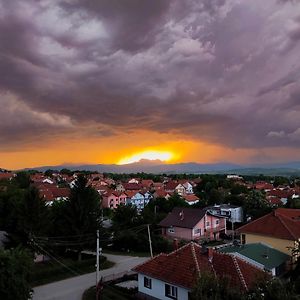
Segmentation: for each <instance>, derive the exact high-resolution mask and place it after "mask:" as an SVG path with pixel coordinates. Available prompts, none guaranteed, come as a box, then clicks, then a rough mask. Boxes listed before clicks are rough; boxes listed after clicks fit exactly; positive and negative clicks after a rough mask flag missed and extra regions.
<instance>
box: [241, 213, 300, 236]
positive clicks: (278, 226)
mask: <svg viewBox="0 0 300 300" xmlns="http://www.w3.org/2000/svg"><path fill="white" fill-rule="evenodd" d="M238 231H239V232H241V233H253V234H258V235H266V236H271V237H274V238H279V239H285V240H292V241H294V240H298V239H299V238H300V209H289V208H277V209H276V210H274V211H273V212H271V213H269V214H267V215H265V216H263V217H261V218H259V219H257V220H254V221H252V222H250V223H248V224H246V225H244V226H242V227H240V228H239V229H238Z"/></svg>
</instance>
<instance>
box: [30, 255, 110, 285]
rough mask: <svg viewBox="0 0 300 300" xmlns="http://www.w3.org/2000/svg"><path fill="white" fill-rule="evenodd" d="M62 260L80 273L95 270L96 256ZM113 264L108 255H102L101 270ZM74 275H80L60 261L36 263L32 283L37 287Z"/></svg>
mask: <svg viewBox="0 0 300 300" xmlns="http://www.w3.org/2000/svg"><path fill="white" fill-rule="evenodd" d="M60 261H61V262H62V263H63V264H64V265H66V266H67V267H68V268H69V269H71V270H73V271H75V272H76V273H77V274H79V275H83V274H87V273H92V272H95V263H96V259H95V258H89V259H85V260H82V261H74V260H72V259H70V258H66V259H61V260H60ZM112 266H114V263H113V262H111V261H108V260H106V257H101V260H100V267H101V270H103V269H108V268H111V267H112ZM74 276H78V275H75V273H74V272H72V271H70V270H68V269H67V268H66V267H63V266H62V265H61V264H59V263H58V262H56V261H52V260H51V261H47V262H42V263H37V264H35V265H34V268H33V273H32V276H31V282H30V283H31V285H32V286H33V287H35V286H38V285H43V284H47V283H51V282H55V281H59V280H63V279H66V278H70V277H74Z"/></svg>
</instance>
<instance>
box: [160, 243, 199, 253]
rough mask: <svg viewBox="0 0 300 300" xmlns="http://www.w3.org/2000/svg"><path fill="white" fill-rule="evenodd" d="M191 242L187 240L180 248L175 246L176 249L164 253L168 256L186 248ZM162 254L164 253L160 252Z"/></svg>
mask: <svg viewBox="0 0 300 300" xmlns="http://www.w3.org/2000/svg"><path fill="white" fill-rule="evenodd" d="M192 243H194V242H189V243H187V244H186V245H183V246H181V247H180V248H177V249H175V250H173V251H172V252H170V253H168V254H166V255H167V256H170V255H172V254H174V253H176V252H178V251H179V250H180V251H181V250H183V249H185V248H187V247H188V246H189V245H191V244H192ZM162 254H164V253H162Z"/></svg>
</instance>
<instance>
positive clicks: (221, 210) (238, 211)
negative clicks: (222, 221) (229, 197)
mask: <svg viewBox="0 0 300 300" xmlns="http://www.w3.org/2000/svg"><path fill="white" fill-rule="evenodd" d="M205 209H206V210H207V211H209V212H210V213H211V214H213V215H215V216H221V217H226V218H227V219H228V221H230V222H233V223H241V222H243V209H242V207H240V206H235V205H230V204H218V205H214V206H209V207H206V208H205Z"/></svg>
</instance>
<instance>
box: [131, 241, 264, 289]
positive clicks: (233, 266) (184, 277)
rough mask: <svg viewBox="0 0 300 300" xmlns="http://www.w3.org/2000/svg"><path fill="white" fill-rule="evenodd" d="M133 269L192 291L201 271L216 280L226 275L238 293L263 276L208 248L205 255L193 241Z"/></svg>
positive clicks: (232, 258)
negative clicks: (214, 275)
mask: <svg viewBox="0 0 300 300" xmlns="http://www.w3.org/2000/svg"><path fill="white" fill-rule="evenodd" d="M133 270H134V271H135V272H137V273H141V274H144V275H146V276H149V277H152V278H156V279H158V280H161V281H164V282H167V283H170V284H174V285H176V286H180V287H183V288H186V289H192V288H193V287H194V285H195V283H196V282H197V279H198V277H199V276H201V274H203V273H204V272H211V273H214V274H216V276H218V277H224V276H226V277H227V276H228V278H229V283H230V285H231V286H232V287H236V288H238V289H240V290H241V291H247V290H248V289H249V288H250V287H252V286H253V284H254V283H255V282H256V280H257V279H258V278H259V277H260V278H261V277H262V276H265V275H266V274H265V272H263V271H262V270H260V269H259V268H257V267H255V266H253V265H251V264H249V263H247V262H245V261H243V260H241V259H239V258H236V257H234V256H232V255H228V254H223V253H218V252H215V251H213V250H212V249H209V251H208V252H205V251H203V248H202V247H201V246H200V245H198V244H197V243H195V242H190V243H189V244H187V245H185V246H183V247H181V248H179V249H178V250H176V251H174V252H171V253H169V254H160V255H158V256H156V257H154V258H153V259H150V260H148V261H146V262H145V263H143V264H141V265H139V266H137V267H135V268H134V269H133Z"/></svg>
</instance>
